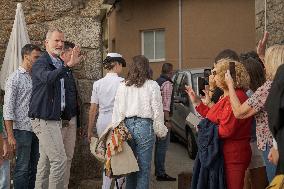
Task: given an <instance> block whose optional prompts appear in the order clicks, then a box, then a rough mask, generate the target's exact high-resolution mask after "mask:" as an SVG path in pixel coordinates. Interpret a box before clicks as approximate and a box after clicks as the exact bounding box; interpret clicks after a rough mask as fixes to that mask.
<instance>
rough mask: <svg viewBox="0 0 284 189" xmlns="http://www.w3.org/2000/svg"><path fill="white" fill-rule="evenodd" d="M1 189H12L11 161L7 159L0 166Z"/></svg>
mask: <svg viewBox="0 0 284 189" xmlns="http://www.w3.org/2000/svg"><path fill="white" fill-rule="evenodd" d="M0 189H10V161H9V160H7V159H5V160H4V161H3V164H2V165H1V166H0Z"/></svg>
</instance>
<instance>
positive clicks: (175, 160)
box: [76, 143, 193, 189]
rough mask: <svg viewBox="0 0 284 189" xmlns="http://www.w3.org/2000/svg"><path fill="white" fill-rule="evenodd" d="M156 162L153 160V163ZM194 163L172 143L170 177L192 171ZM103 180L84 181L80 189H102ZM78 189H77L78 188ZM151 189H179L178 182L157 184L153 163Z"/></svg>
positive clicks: (180, 148) (181, 148)
mask: <svg viewBox="0 0 284 189" xmlns="http://www.w3.org/2000/svg"><path fill="white" fill-rule="evenodd" d="M153 161H154V160H152V162H153ZM192 165H193V161H192V160H191V159H190V158H189V156H188V154H187V151H186V148H185V146H184V145H182V144H180V143H170V146H169V150H168V152H167V157H166V171H167V173H168V174H169V175H170V176H173V177H176V178H177V177H178V174H179V173H181V172H190V171H192ZM101 185H102V180H101V179H96V180H84V181H82V182H81V184H80V186H79V188H78V189H101ZM76 189H77V188H76ZM150 189H178V181H176V182H165V181H163V182H157V181H156V177H155V175H154V164H153V163H152V173H151V182H150Z"/></svg>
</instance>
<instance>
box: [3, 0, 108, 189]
mask: <svg viewBox="0 0 284 189" xmlns="http://www.w3.org/2000/svg"><path fill="white" fill-rule="evenodd" d="M0 2H1V3H0V5H1V6H0V66H1V64H2V63H3V59H4V54H5V50H6V46H7V44H8V40H9V36H10V32H11V30H12V25H13V21H14V17H15V11H16V5H17V3H19V2H20V3H22V5H23V10H24V15H25V19H26V23H27V28H28V33H29V37H30V39H31V42H32V43H34V44H38V45H40V46H41V47H44V46H43V44H44V40H45V34H46V32H47V30H48V28H49V27H53V26H55V27H58V28H59V29H61V30H62V31H64V32H65V37H66V40H69V41H72V42H75V43H76V44H78V45H80V46H81V48H82V51H83V52H84V54H85V55H86V58H85V60H84V61H83V62H82V63H81V64H80V65H79V66H77V67H75V68H74V75H75V77H76V81H77V85H78V91H79V101H80V104H81V106H80V110H81V117H80V122H81V126H82V127H85V128H86V124H87V118H88V108H89V102H90V96H91V91H92V84H93V82H94V80H97V79H99V78H101V77H102V68H101V61H102V37H101V36H102V28H101V22H102V21H101V20H102V18H103V16H104V14H105V11H104V10H103V9H102V0H0ZM71 171H72V173H71V185H72V186H78V185H79V184H80V183H82V182H84V180H87V179H94V178H99V177H101V165H100V164H99V163H98V162H97V161H96V160H95V158H93V157H92V156H91V155H90V152H89V146H88V143H87V141H86V138H84V137H78V140H77V144H76V149H75V156H74V160H73V165H72V170H71ZM81 188H82V187H81Z"/></svg>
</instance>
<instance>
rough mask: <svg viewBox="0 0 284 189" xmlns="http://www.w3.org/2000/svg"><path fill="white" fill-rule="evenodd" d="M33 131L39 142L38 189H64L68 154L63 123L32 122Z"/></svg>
mask: <svg viewBox="0 0 284 189" xmlns="http://www.w3.org/2000/svg"><path fill="white" fill-rule="evenodd" d="M31 122H32V127H33V131H34V133H35V134H36V136H37V137H38V140H39V153H40V157H39V161H38V166H37V174H36V183H35V188H36V189H63V187H64V182H63V181H64V173H65V169H66V161H67V157H66V153H65V149H64V145H63V140H62V135H61V124H62V123H61V121H52V120H42V119H35V120H32V121H31Z"/></svg>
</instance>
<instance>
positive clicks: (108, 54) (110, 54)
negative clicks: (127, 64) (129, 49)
mask: <svg viewBox="0 0 284 189" xmlns="http://www.w3.org/2000/svg"><path fill="white" fill-rule="evenodd" d="M107 56H109V57H112V58H122V55H121V54H118V53H107Z"/></svg>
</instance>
